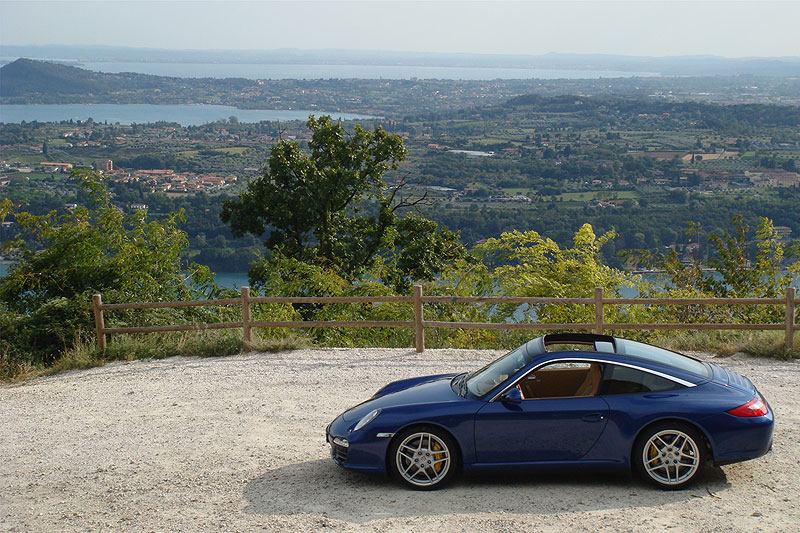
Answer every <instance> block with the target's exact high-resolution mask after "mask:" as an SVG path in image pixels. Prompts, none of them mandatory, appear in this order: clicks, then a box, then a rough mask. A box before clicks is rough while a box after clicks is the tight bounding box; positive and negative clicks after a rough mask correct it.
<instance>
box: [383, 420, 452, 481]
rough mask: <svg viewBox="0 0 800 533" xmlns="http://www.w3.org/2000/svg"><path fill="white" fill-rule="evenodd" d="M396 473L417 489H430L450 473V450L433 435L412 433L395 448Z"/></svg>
mask: <svg viewBox="0 0 800 533" xmlns="http://www.w3.org/2000/svg"><path fill="white" fill-rule="evenodd" d="M395 463H396V464H397V471H398V472H399V473H400V475H401V476H403V479H404V480H406V481H407V482H409V483H411V484H412V485H415V486H417V487H430V486H432V485H435V484H437V483H439V482H440V481H442V480H443V479H444V477H445V476H446V475H447V472H449V471H450V450H449V449H448V448H447V444H445V442H444V441H443V440H442V439H440V438H439V437H437V436H436V435H434V434H433V433H427V432H420V433H412V434H411V435H409V436H408V437H406V438H405V439H403V442H401V443H400V445H399V446H398V447H397V453H396V454H395Z"/></svg>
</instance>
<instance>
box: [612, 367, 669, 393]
mask: <svg viewBox="0 0 800 533" xmlns="http://www.w3.org/2000/svg"><path fill="white" fill-rule="evenodd" d="M680 387H681V385H679V384H678V383H675V382H674V381H672V380H669V379H666V378H662V377H660V376H656V375H655V374H651V373H649V372H642V371H641V370H636V369H635V368H628V367H626V366H617V365H609V367H608V369H607V371H606V377H605V380H604V381H603V386H602V388H601V390H600V393H601V394H609V395H610V394H633V393H637V392H658V391H665V390H672V389H677V388H680Z"/></svg>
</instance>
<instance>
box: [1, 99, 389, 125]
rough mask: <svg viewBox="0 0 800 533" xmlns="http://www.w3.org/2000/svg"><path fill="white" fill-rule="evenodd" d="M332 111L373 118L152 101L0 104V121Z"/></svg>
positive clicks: (294, 114)
mask: <svg viewBox="0 0 800 533" xmlns="http://www.w3.org/2000/svg"><path fill="white" fill-rule="evenodd" d="M310 114H314V115H316V116H319V115H331V116H332V117H334V118H338V119H340V120H359V119H369V118H374V117H372V116H370V115H357V114H353V113H340V112H338V111H321V110H314V111H308V110H298V109H288V110H283V109H237V108H235V107H231V106H225V105H206V104H200V105H152V104H31V105H0V122H5V123H6V124H11V123H14V124H18V123H20V122H22V121H25V122H32V121H34V120H37V121H39V122H57V121H61V120H70V119H72V120H86V119H88V118H92V119H94V121H95V122H104V121H108V122H109V123H111V124H115V123H120V124H134V123H136V124H146V123H148V122H158V121H160V120H165V121H167V122H177V123H178V124H180V125H182V126H199V125H201V124H207V123H209V122H214V121H217V120H222V119H226V120H227V119H228V118H230V117H231V116H235V117H236V118H238V119H239V121H240V122H261V121H262V120H269V121H291V120H308V115H310Z"/></svg>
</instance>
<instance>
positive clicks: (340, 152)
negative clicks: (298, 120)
mask: <svg viewBox="0 0 800 533" xmlns="http://www.w3.org/2000/svg"><path fill="white" fill-rule="evenodd" d="M306 125H307V126H308V128H309V129H310V130H311V131H312V139H311V141H310V142H309V144H308V151H303V150H302V149H301V147H300V145H299V144H298V143H296V142H290V141H281V142H279V143H278V144H276V145H275V146H274V147H273V148H272V152H271V155H270V158H269V167H268V169H267V171H266V172H265V173H264V176H263V177H261V178H259V179H257V180H254V181H252V182H250V183H248V185H247V189H246V190H245V191H244V192H242V193H241V194H240V195H239V198H238V199H233V200H227V201H225V202H224V203H223V206H222V212H221V214H220V218H221V219H222V221H223V222H226V223H229V224H230V225H231V231H232V232H233V234H234V236H236V237H240V236H242V235H244V234H245V233H248V232H249V233H253V234H256V235H263V234H265V233H267V232H268V233H269V236H268V238H267V240H266V242H265V244H266V246H267V247H268V248H269V249H270V250H279V251H280V253H281V254H283V255H284V256H286V257H291V258H294V259H297V260H300V261H304V262H313V263H315V264H318V265H321V266H323V267H325V268H328V269H331V270H333V271H334V272H336V273H337V275H339V276H341V277H342V278H343V279H345V280H347V281H348V282H352V281H354V280H356V279H358V278H359V277H360V276H362V275H363V274H364V273H365V272H368V271H373V272H374V270H375V269H376V268H379V267H380V266H381V264H383V265H384V266H385V265H387V264H389V265H393V266H394V267H395V268H397V269H399V271H398V272H391V273H389V274H388V275H386V278H392V279H393V280H394V281H397V282H400V284H402V280H404V279H405V278H406V277H407V276H411V277H417V276H419V277H423V278H430V277H431V276H432V275H434V274H435V273H436V272H437V271H438V270H439V269H440V268H441V264H442V261H444V260H446V259H447V258H448V254H449V255H450V256H453V254H455V255H458V254H460V253H463V247H461V246H460V245H459V244H458V242H457V235H456V234H454V233H452V232H449V231H447V230H439V228H438V227H437V226H436V224H435V223H432V222H430V221H425V219H422V218H420V217H415V216H413V215H410V214H406V215H405V216H404V217H402V218H401V217H400V216H398V212H399V211H400V210H402V209H403V208H409V207H414V206H417V205H420V204H421V203H423V202H425V196H424V195H423V196H421V197H416V198H411V197H409V196H405V195H404V194H403V188H404V186H405V185H406V182H405V180H403V179H400V180H397V181H396V182H395V183H394V184H393V185H391V186H390V185H388V184H387V183H386V182H385V181H384V179H383V178H384V175H385V174H386V172H388V171H390V170H396V169H397V168H398V165H399V163H400V162H402V161H403V160H404V159H405V156H406V149H405V147H404V146H403V141H402V139H401V138H400V137H399V136H397V135H392V134H389V133H387V132H386V131H384V130H383V128H381V127H380V126H379V127H377V128H375V130H373V131H367V130H365V129H363V128H362V127H361V126H358V125H356V126H355V127H354V128H353V131H352V133H346V132H345V130H344V128H343V127H342V125H341V124H340V123H336V122H334V121H333V120H332V119H331V117H329V116H322V117H320V118H315V117H314V116H313V115H312V116H310V117H309V120H308V122H307V123H306ZM423 226H424V228H423ZM431 241H435V242H436V244H435V245H434V246H433V249H434V250H436V251H437V252H439V253H440V255H438V256H437V257H431V256H430V255H429V254H427V255H425V254H423V255H420V256H419V257H418V259H416V260H415V258H413V257H410V254H408V253H406V254H402V252H400V254H401V255H400V256H399V257H397V258H396V260H395V258H394V257H393V256H394V255H395V253H397V251H398V250H402V249H404V248H408V247H414V246H418V247H420V246H422V244H421V242H427V243H430V242H431ZM383 271H384V272H388V271H387V270H386V268H383ZM258 272H263V268H260V267H258V266H256V267H255V268H254V269H251V276H252V275H258ZM256 281H258V279H252V277H251V282H252V283H254V284H255V282H256Z"/></svg>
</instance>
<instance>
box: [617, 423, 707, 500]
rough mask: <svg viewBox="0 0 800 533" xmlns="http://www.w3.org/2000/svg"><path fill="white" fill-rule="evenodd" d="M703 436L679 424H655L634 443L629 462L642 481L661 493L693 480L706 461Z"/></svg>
mask: <svg viewBox="0 0 800 533" xmlns="http://www.w3.org/2000/svg"><path fill="white" fill-rule="evenodd" d="M705 456H706V451H705V447H704V441H703V437H702V436H701V435H700V433H699V432H698V431H697V430H696V429H695V428H693V427H691V426H689V425H687V424H682V423H679V422H668V423H663V424H658V425H655V426H653V427H651V428H649V429H648V430H647V431H645V432H644V433H643V434H642V435H640V436H639V438H638V439H637V441H636V445H635V446H634V451H633V463H634V465H635V466H636V469H637V470H638V472H639V475H641V476H642V478H643V479H645V481H648V482H650V483H651V484H653V485H656V486H657V487H660V488H662V489H665V490H677V489H682V488H684V487H686V486H688V485H690V484H691V483H693V482H695V481H697V479H698V478H699V477H700V473H701V471H702V469H703V464H704V463H705V459H706V457H705Z"/></svg>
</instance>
